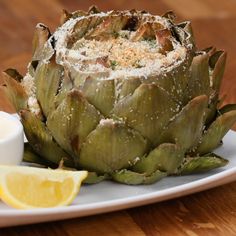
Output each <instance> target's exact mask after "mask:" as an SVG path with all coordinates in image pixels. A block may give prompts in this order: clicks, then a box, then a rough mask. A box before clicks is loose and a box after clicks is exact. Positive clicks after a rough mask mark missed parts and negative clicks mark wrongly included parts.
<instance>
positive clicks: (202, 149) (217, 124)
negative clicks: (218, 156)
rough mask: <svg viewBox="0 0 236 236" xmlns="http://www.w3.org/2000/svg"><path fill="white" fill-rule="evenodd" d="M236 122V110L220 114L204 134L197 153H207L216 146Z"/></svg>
mask: <svg viewBox="0 0 236 236" xmlns="http://www.w3.org/2000/svg"><path fill="white" fill-rule="evenodd" d="M235 122H236V110H231V111H228V112H225V113H223V114H222V115H220V116H218V117H217V118H216V120H215V121H214V122H213V123H212V124H211V125H210V126H209V128H208V129H207V130H206V131H205V133H204V134H203V137H202V139H201V140H200V144H199V146H198V147H197V150H196V153H199V154H205V153H208V152H210V151H211V150H213V149H214V148H216V147H217V146H218V145H219V144H220V142H221V140H222V138H223V137H224V136H225V134H226V133H227V132H228V131H229V129H230V128H231V127H232V126H233V124H234V123H235Z"/></svg>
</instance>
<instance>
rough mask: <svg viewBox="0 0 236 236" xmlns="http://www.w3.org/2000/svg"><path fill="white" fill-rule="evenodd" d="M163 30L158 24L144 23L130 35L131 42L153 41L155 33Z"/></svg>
mask: <svg viewBox="0 0 236 236" xmlns="http://www.w3.org/2000/svg"><path fill="white" fill-rule="evenodd" d="M161 29H163V26H162V25H161V24H160V23H157V22H156V23H155V24H154V23H150V22H145V23H143V24H142V25H140V26H139V28H138V29H137V30H136V31H135V32H134V34H133V35H132V38H131V40H132V41H134V42H136V41H140V40H147V39H148V40H150V39H155V31H157V30H161Z"/></svg>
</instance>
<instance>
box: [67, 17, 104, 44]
mask: <svg viewBox="0 0 236 236" xmlns="http://www.w3.org/2000/svg"><path fill="white" fill-rule="evenodd" d="M72 17H73V18H74V16H72ZM103 19H104V16H101V17H98V16H96V15H94V16H93V17H89V18H82V19H81V20H79V21H77V23H76V24H75V25H74V27H73V33H72V35H71V37H70V38H69V39H68V42H67V48H68V49H71V48H73V47H74V44H75V45H76V42H77V41H78V40H79V39H80V38H82V37H85V35H86V34H88V32H90V31H93V29H97V28H98V27H99V26H98V25H99V24H100V23H101V22H102V21H103Z"/></svg>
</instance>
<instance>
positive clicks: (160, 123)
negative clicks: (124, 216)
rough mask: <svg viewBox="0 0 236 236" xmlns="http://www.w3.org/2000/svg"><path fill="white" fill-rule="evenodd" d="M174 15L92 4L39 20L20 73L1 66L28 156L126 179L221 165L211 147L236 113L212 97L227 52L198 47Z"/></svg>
mask: <svg viewBox="0 0 236 236" xmlns="http://www.w3.org/2000/svg"><path fill="white" fill-rule="evenodd" d="M174 18H175V16H174V14H173V13H172V12H168V13H166V14H164V15H163V16H154V15H151V14H149V13H147V12H145V11H136V10H131V11H110V12H100V11H99V10H98V9H97V8H96V7H92V8H90V9H89V11H88V12H84V11H76V12H73V13H68V12H66V11H64V12H63V14H62V17H61V26H60V27H59V28H58V29H57V30H56V31H55V32H54V33H53V34H51V33H50V31H49V29H48V28H47V27H46V26H45V25H43V24H38V25H37V26H36V31H35V35H34V39H33V56H32V60H31V62H30V63H29V66H28V72H27V74H26V75H25V76H24V77H22V76H21V75H20V74H19V73H18V72H17V71H16V70H14V69H8V70H6V71H5V72H4V74H5V89H6V93H7V94H8V96H9V98H10V101H11V102H12V104H13V105H14V106H15V108H16V110H17V112H18V114H19V115H20V117H21V121H22V124H23V126H24V131H25V134H26V137H27V139H28V142H29V146H27V149H26V153H27V155H26V159H27V160H28V161H30V160H32V161H35V162H38V163H40V164H42V163H45V165H47V166H56V165H58V164H59V163H60V161H61V160H63V162H64V165H65V166H67V167H71V168H76V169H85V170H88V171H89V172H90V175H89V177H88V179H87V183H95V182H99V181H101V180H104V179H113V180H115V181H118V182H121V183H125V184H150V183H153V182H156V181H158V180H160V179H161V178H163V177H165V176H167V175H179V174H190V173H195V172H199V171H206V170H210V169H213V168H216V167H221V166H224V165H225V164H227V160H225V159H223V158H221V157H219V156H217V155H215V154H214V153H212V150H213V149H215V148H216V147H217V146H218V145H220V144H221V140H222V138H223V136H224V135H225V134H226V133H227V131H228V130H229V129H230V127H231V126H232V125H233V124H234V122H235V121H236V106H235V105H233V104H228V105H226V106H224V107H221V104H222V99H219V90H220V86H221V81H222V77H223V73H224V67H225V62H226V53H225V52H224V51H217V50H216V49H215V48H213V47H211V48H207V49H205V50H197V49H196V46H195V44H194V37H193V33H192V28H191V24H190V22H188V21H187V22H183V23H178V24H176V23H174ZM31 157H32V158H31Z"/></svg>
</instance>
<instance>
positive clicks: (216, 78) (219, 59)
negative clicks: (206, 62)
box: [210, 51, 227, 95]
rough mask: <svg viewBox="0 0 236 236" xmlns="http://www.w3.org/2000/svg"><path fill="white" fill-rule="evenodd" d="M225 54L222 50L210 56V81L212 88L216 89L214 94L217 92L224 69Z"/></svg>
mask: <svg viewBox="0 0 236 236" xmlns="http://www.w3.org/2000/svg"><path fill="white" fill-rule="evenodd" d="M226 58H227V54H226V52H223V51H217V52H216V53H215V54H213V55H212V56H211V57H210V64H211V66H212V67H213V73H212V82H213V89H214V90H215V91H216V94H217V95H218V94H219V90H220V86H221V81H222V78H223V75H224V71H225V64H226Z"/></svg>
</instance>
